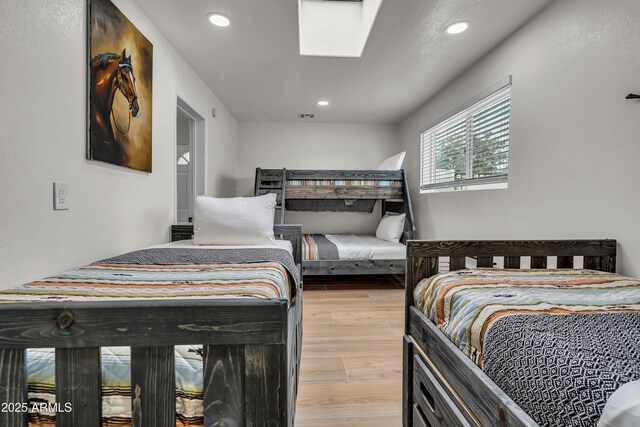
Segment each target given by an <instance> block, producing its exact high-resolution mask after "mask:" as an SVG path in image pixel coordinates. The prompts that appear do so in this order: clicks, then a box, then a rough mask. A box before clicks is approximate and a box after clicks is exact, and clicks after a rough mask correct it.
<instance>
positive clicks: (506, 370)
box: [483, 312, 640, 426]
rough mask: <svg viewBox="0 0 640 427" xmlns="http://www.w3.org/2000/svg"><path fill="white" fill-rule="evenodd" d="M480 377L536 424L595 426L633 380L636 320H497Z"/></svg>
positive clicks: (639, 332)
mask: <svg viewBox="0 0 640 427" xmlns="http://www.w3.org/2000/svg"><path fill="white" fill-rule="evenodd" d="M483 370H484V372H485V373H486V374H487V375H488V376H489V377H490V378H491V379H492V380H493V381H494V382H495V383H496V384H497V385H498V386H500V388H502V389H503V390H504V391H505V392H506V393H507V394H508V395H509V396H510V397H511V398H512V399H513V400H514V401H515V402H516V403H517V404H518V405H520V407H521V408H522V409H524V411H525V412H527V413H528V414H529V415H530V416H531V417H532V418H533V419H534V420H535V421H536V422H537V423H538V424H540V425H542V426H595V425H596V424H597V422H598V419H599V418H600V415H601V414H602V410H603V408H604V405H605V403H606V402H607V400H608V399H609V397H610V396H611V394H613V392H614V391H616V390H617V389H618V388H619V387H620V386H622V385H624V384H626V383H628V382H631V381H635V380H638V379H640V313H622V312H621V313H606V314H602V313H601V314H569V315H564V314H554V315H547V316H539V315H511V316H505V317H503V318H501V319H499V320H496V321H495V322H494V323H493V324H492V326H491V327H490V328H489V331H488V332H487V338H486V341H485V348H484V367H483ZM639 425H640V422H639Z"/></svg>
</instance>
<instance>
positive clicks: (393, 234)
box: [376, 214, 406, 243]
mask: <svg viewBox="0 0 640 427" xmlns="http://www.w3.org/2000/svg"><path fill="white" fill-rule="evenodd" d="M405 216H406V215H405V214H400V215H389V214H386V215H385V216H383V217H382V219H381V220H380V224H378V229H377V230H376V237H377V238H378V239H381V240H386V241H387V242H391V243H398V242H400V237H402V232H403V231H404V218H405Z"/></svg>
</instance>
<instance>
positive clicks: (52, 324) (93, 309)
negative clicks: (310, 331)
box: [0, 226, 302, 427]
mask: <svg viewBox="0 0 640 427" xmlns="http://www.w3.org/2000/svg"><path fill="white" fill-rule="evenodd" d="M275 231H276V233H277V234H278V235H279V236H281V237H282V238H285V239H288V240H291V242H292V245H293V248H294V258H295V260H296V262H298V265H299V263H300V260H301V251H300V248H301V246H300V241H301V240H300V239H301V228H300V226H277V227H276V229H275ZM292 296H293V300H292V302H291V304H289V303H288V302H287V301H285V300H260V299H249V298H243V299H207V300H194V299H177V298H176V299H169V298H168V299H164V300H127V301H122V300H117V301H106V302H105V301H100V302H74V303H65V302H47V303H30V304H26V303H6V304H0V405H3V406H2V407H1V408H0V426H2V427H26V426H27V418H28V413H27V412H26V411H27V410H28V409H29V407H28V400H27V372H26V367H27V363H26V354H27V349H29V348H55V349H56V350H55V383H56V403H57V404H58V408H59V409H61V410H60V411H57V412H56V425H57V426H58V427H94V426H95V427H99V426H100V425H101V424H102V395H101V394H102V390H101V386H102V378H101V355H100V348H101V347H122V346H127V347H131V408H132V425H133V426H134V427H150V426H152V427H170V426H171V427H173V426H175V425H176V395H175V394H176V393H175V390H176V384H175V350H174V347H175V346H176V345H202V347H203V362H204V366H203V385H204V395H203V404H204V425H205V426H207V427H209V426H227V427H235V426H238V427H240V426H289V427H290V426H293V424H294V416H295V400H296V391H297V381H298V375H299V362H300V351H301V339H302V335H301V334H302V321H301V318H302V281H300V285H299V287H298V288H297V289H294V290H292Z"/></svg>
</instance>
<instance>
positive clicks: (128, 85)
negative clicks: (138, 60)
mask: <svg viewBox="0 0 640 427" xmlns="http://www.w3.org/2000/svg"><path fill="white" fill-rule="evenodd" d="M118 89H120V92H121V93H122V94H123V95H124V97H125V98H127V101H128V102H129V111H130V112H131V115H132V116H133V117H140V113H141V110H140V104H139V103H138V92H137V89H136V77H135V75H134V74H133V66H132V65H131V55H129V57H127V49H124V50H123V51H122V55H121V56H120V62H119V63H118Z"/></svg>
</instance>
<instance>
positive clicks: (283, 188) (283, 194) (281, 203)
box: [280, 168, 287, 224]
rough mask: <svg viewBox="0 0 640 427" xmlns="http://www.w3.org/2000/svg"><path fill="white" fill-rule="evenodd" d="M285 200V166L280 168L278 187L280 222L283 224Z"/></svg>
mask: <svg viewBox="0 0 640 427" xmlns="http://www.w3.org/2000/svg"><path fill="white" fill-rule="evenodd" d="M286 202H287V168H282V187H281V188H280V224H284V223H285V220H284V214H285V209H286Z"/></svg>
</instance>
